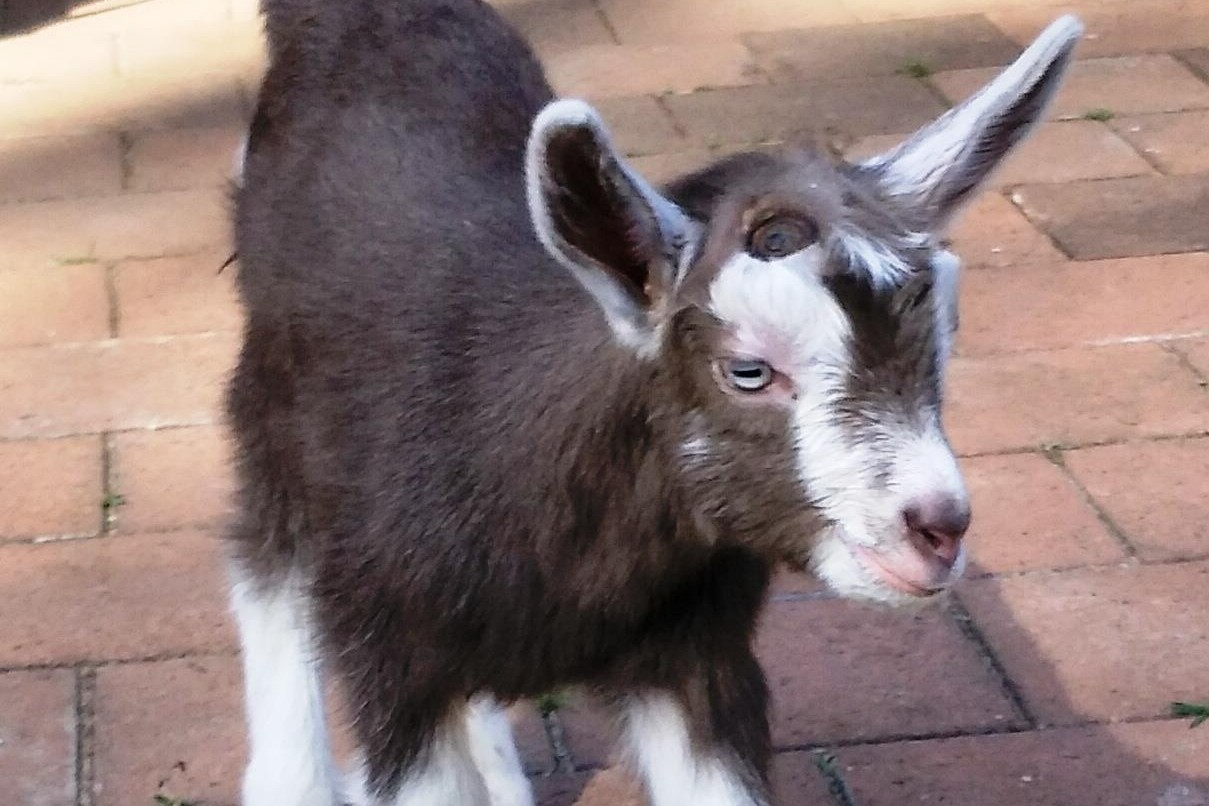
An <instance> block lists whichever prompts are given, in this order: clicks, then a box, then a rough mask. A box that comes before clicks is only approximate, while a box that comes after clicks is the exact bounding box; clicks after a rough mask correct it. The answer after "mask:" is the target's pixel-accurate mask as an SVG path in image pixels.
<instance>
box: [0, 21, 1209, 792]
mask: <svg viewBox="0 0 1209 806" xmlns="http://www.w3.org/2000/svg"><path fill="white" fill-rule="evenodd" d="M36 5H37V4H35V3H33V2H29V1H28V0H26V1H24V2H23V1H22V0H6V2H5V3H3V4H0V8H3V9H4V13H6V14H7V16H6V17H0V24H4V22H5V20H7V23H8V24H9V25H10V26H11V25H22V24H25V22H26V21H29V20H31V19H35V18H36V16H37V15H36V14H34V15H33V16H32V17H31V14H33V11H31V9H32V10H36ZM42 5H43V6H57V7H59V8H62V7H65V6H68V7H70V6H72V5H73V4H71V3H58V4H55V3H44V4H42ZM499 5H500V7H501V8H502V10H503V11H504V13H505V14H506V15H507V16H509V18H510V19H512V20H513V21H514V22H515V24H516V25H517V26H518V27H520V28H521V29H522V30H524V31H525V32H526V33H527V34H528V35H529V36H530V37H532V39H533V41H534V43H535V45H536V47H537V49H538V52H539V53H540V54H541V55H542V56H543V58H544V59H545V60H546V62H547V64H548V66H549V69H550V71H551V76H552V79H553V81H554V83H555V85H556V86H557V87H558V88H559V89H560V91H562V92H564V93H568V94H580V95H585V96H587V97H589V98H591V99H593V100H595V101H598V106H599V108H600V109H601V110H602V112H603V114H604V116H605V117H606V118H607V119H608V120H609V121H610V122H611V123H612V124H613V126H614V127H615V128H616V130H617V135H618V141H619V143H621V145H622V146H623V147H624V148H625V149H626V150H627V151H628V152H629V153H630V154H631V156H632V157H634V161H635V164H636V165H638V166H639V167H640V168H641V169H643V170H644V171H647V172H648V173H649V174H650V175H651V176H652V177H653V178H655V179H666V178H669V177H671V176H673V175H674V174H675V173H676V172H678V171H683V170H688V169H690V168H692V167H695V166H697V165H700V164H702V163H703V162H705V161H707V160H709V159H711V158H713V157H716V156H718V155H719V154H722V153H726V152H728V151H732V150H736V149H740V148H754V147H760V146H763V145H767V144H769V143H775V142H777V141H781V140H785V139H807V140H809V141H810V142H813V143H816V144H819V145H820V146H822V147H825V148H829V149H832V150H834V151H835V152H837V153H847V154H849V155H859V154H868V153H872V152H874V151H876V150H877V149H879V148H884V147H886V145H888V144H889V143H892V142H894V141H895V140H896V138H897V137H899V136H902V135H903V134H905V133H907V132H909V131H910V130H911V129H912V128H913V127H914V126H916V125H918V124H919V123H921V122H923V121H924V120H926V119H928V118H930V117H931V116H933V115H935V114H937V113H938V112H940V111H942V110H943V109H944V108H945V107H946V105H948V104H950V103H953V102H956V101H958V100H960V99H961V98H963V97H964V96H965V95H966V94H968V93H969V92H971V91H972V90H973V89H975V88H976V87H977V86H979V85H980V84H981V83H982V82H983V81H985V80H986V79H987V78H988V77H989V76H990V75H991V74H992V73H993V72H994V71H995V69H996V68H998V67H999V66H1001V65H1003V64H1005V63H1006V62H1008V61H1010V60H1011V59H1012V58H1013V57H1014V55H1015V54H1016V53H1018V52H1019V50H1020V49H1021V47H1022V46H1023V45H1024V44H1026V43H1027V42H1028V41H1029V39H1030V38H1031V37H1032V36H1033V35H1034V34H1035V33H1036V31H1037V30H1038V29H1039V28H1040V27H1041V26H1042V25H1043V24H1044V23H1045V22H1047V21H1048V20H1049V19H1051V18H1052V17H1054V16H1055V15H1056V14H1057V13H1058V12H1059V10H1077V11H1079V12H1080V13H1082V14H1083V16H1084V18H1085V20H1086V21H1087V23H1088V25H1089V34H1090V35H1089V37H1088V39H1087V41H1086V42H1084V43H1083V45H1081V46H1080V50H1079V51H1078V53H1077V59H1078V61H1077V63H1076V65H1075V67H1074V70H1073V72H1072V75H1071V79H1070V81H1069V82H1068V84H1067V86H1066V88H1065V90H1064V92H1063V93H1062V95H1061V97H1060V98H1059V99H1058V101H1057V103H1056V104H1055V106H1054V108H1053V113H1052V115H1051V118H1052V120H1051V122H1048V123H1046V124H1045V125H1044V126H1042V127H1041V128H1040V129H1039V130H1038V134H1037V136H1036V137H1035V139H1033V140H1032V141H1030V143H1029V144H1028V145H1027V146H1025V147H1024V148H1023V149H1022V150H1021V151H1020V153H1019V154H1018V155H1017V156H1015V157H1014V158H1013V159H1012V160H1011V162H1010V164H1009V165H1008V166H1006V168H1005V170H1004V171H1003V172H1001V173H1000V174H999V176H998V177H997V179H996V181H995V182H994V184H993V187H992V188H991V189H989V190H988V192H987V193H986V195H984V196H983V197H982V198H981V199H979V200H978V201H977V202H976V203H975V204H974V205H972V207H971V209H970V210H969V211H968V213H967V215H966V217H965V218H964V219H963V220H962V221H961V222H960V223H959V224H958V226H957V228H956V230H955V232H954V242H955V243H956V245H957V248H958V249H959V250H960V251H961V252H962V253H963V254H964V255H965V257H966V258H967V266H968V269H969V270H968V272H967V275H966V279H965V283H964V286H963V298H962V306H963V309H964V310H963V315H962V323H963V330H962V333H961V335H960V337H959V342H958V347H957V356H956V358H955V360H954V363H953V367H952V372H951V376H950V386H951V401H952V404H951V409H950V412H949V420H950V428H951V433H952V436H953V440H954V444H955V445H956V447H957V449H958V451H959V452H960V453H961V454H962V457H963V463H964V466H965V470H966V472H967V474H968V478H969V482H970V488H971V492H972V495H973V499H974V503H975V510H976V519H975V527H974V530H973V533H972V534H971V536H970V541H971V545H972V547H973V555H974V562H973V567H972V570H971V573H970V578H969V579H968V580H967V581H965V582H963V583H962V584H961V585H960V586H959V588H958V590H957V592H956V594H955V596H953V597H952V598H951V599H950V601H948V602H947V603H946V604H944V605H943V606H940V607H934V608H930V609H925V610H920V611H918V612H885V611H879V610H875V609H871V608H868V607H862V606H856V605H852V604H848V603H844V602H840V601H837V600H835V599H832V598H830V597H829V596H828V595H827V594H826V593H825V592H823V591H821V589H820V587H819V586H818V585H817V584H816V583H814V582H812V581H810V580H807V579H804V578H801V577H795V576H792V575H783V576H781V577H780V578H778V580H777V583H776V585H775V593H774V600H773V602H772V603H771V605H770V607H769V609H768V612H767V616H766V618H765V624H764V628H763V631H762V633H761V636H760V642H759V651H760V654H761V656H762V657H763V658H764V660H765V662H766V664H767V667H768V672H769V680H770V684H771V686H772V689H773V691H774V695H775V705H776V711H775V713H774V717H773V724H774V741H775V745H776V748H777V757H776V764H775V775H774V777H775V781H776V787H777V790H778V791H779V792H780V795H781V798H782V802H783V803H785V804H791V803H792V804H799V803H802V804H807V803H809V804H836V805H837V806H883V805H884V806H890V805H891V804H895V805H898V804H907V803H960V804H977V806H1017V805H1019V806H1150V805H1151V804H1153V805H1154V806H1205V804H1206V803H1209V726H1207V727H1204V728H1200V729H1197V730H1189V728H1188V727H1187V725H1186V723H1185V722H1183V721H1181V720H1173V719H1171V718H1170V717H1169V716H1168V708H1169V703H1170V702H1171V701H1172V700H1177V699H1193V700H1204V699H1205V698H1209V617H1207V615H1206V614H1209V527H1207V526H1206V525H1205V524H1206V523H1207V522H1209V496H1207V495H1206V494H1205V493H1206V482H1205V479H1206V478H1207V476H1209V438H1207V437H1209V5H1207V4H1205V3H1203V2H1200V0H1100V1H1098V2H1096V1H1093V0H1084V1H1083V2H1075V3H1060V2H1058V1H1057V0H1019V2H1014V3H1011V4H1007V3H1002V2H995V0H918V2H901V1H900V0H835V2H808V1H807V0H499ZM43 22H45V23H46V24H45V25H43V26H42V27H35V28H31V29H30V30H28V31H26V32H24V33H20V34H11V35H9V36H7V37H6V38H2V39H0V109H2V110H3V113H2V115H0V501H3V504H2V505H0V803H3V804H5V806H7V805H8V804H13V805H14V806H154V804H155V803H156V800H155V798H156V796H163V797H164V798H168V799H169V802H172V803H176V802H177V801H178V800H179V801H184V802H190V803H197V804H206V806H233V804H234V803H235V799H236V796H237V792H238V779H239V775H240V766H241V762H242V756H243V752H244V748H243V724H242V713H241V708H240V703H239V681H238V661H237V657H236V651H237V650H236V644H235V639H234V631H233V628H232V625H231V623H230V619H229V617H228V616H227V614H226V605H225V597H224V589H223V588H224V577H223V570H222V566H221V550H220V545H219V541H218V538H217V535H218V534H219V533H220V531H221V529H222V525H223V522H224V519H225V518H226V517H227V512H228V507H229V502H228V496H229V490H230V470H229V457H228V447H227V443H226V438H225V434H224V431H223V428H222V425H221V420H220V416H219V412H218V405H219V400H220V392H221V384H222V382H223V378H224V376H225V373H226V372H227V370H228V368H229V366H230V363H231V359H232V356H233V351H234V348H235V345H236V335H237V331H238V327H239V322H240V316H239V311H238V307H237V304H236V301H235V297H234V294H233V291H232V287H231V278H230V275H229V273H228V274H227V275H222V276H218V275H216V273H215V272H216V270H217V267H218V264H219V263H220V262H221V260H222V258H223V257H224V256H225V254H226V251H225V250H227V249H228V247H229V238H230V235H229V225H228V223H227V221H226V210H227V200H226V195H225V194H226V189H225V181H226V179H225V177H226V173H227V170H228V167H229V165H230V159H231V152H232V150H233V148H234V145H235V143H236V142H237V141H238V139H239V137H240V135H241V131H242V128H243V126H244V125H245V122H246V120H247V117H248V114H249V108H250V100H251V97H252V95H253V93H254V90H255V85H256V81H257V74H258V71H259V70H260V69H261V65H262V61H263V52H262V45H261V42H260V37H259V27H258V24H257V21H256V14H255V6H254V3H253V2H252V0H146V1H145V2H137V3H135V2H123V1H122V0H98V2H93V3H87V4H75V5H74V9H72V10H69V11H68V13H67V16H63V15H62V14H56V15H54V16H53V18H52V19H49V20H44V21H43ZM336 712H337V713H338V709H336ZM515 717H516V722H517V727H518V736H519V739H520V745H521V748H522V754H523V756H524V758H525V763H526V766H527V769H528V771H529V772H530V773H531V774H532V775H533V778H534V782H535V787H536V789H537V791H538V793H539V795H540V800H541V804H542V806H572V804H579V806H623V805H624V804H639V803H640V802H641V798H640V795H639V794H638V792H637V790H636V789H635V787H634V784H633V781H631V780H630V779H629V777H628V776H627V774H626V773H625V772H623V771H622V770H621V769H620V768H619V767H617V766H616V755H615V753H614V752H613V751H612V750H611V749H610V745H609V737H610V736H611V734H612V728H611V726H610V722H609V720H608V719H607V718H605V717H604V716H603V715H602V714H601V713H600V712H599V711H598V710H597V709H596V707H595V706H594V705H593V704H592V703H590V702H585V701H582V700H579V699H575V698H572V699H571V700H570V701H569V702H566V703H563V704H561V707H559V708H557V709H555V710H553V711H551V712H549V713H547V714H546V715H545V716H544V717H543V716H540V715H539V714H538V711H537V707H536V706H535V705H534V704H521V705H519V706H517V708H516V709H515ZM338 723H339V720H338V719H337V730H339V724H338ZM337 744H338V745H340V746H345V747H346V746H347V741H343V740H338V741H337Z"/></svg>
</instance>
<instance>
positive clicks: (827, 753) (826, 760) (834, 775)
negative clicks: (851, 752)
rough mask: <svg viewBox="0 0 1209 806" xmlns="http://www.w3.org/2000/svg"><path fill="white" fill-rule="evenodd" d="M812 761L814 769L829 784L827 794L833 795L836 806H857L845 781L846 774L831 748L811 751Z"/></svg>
mask: <svg viewBox="0 0 1209 806" xmlns="http://www.w3.org/2000/svg"><path fill="white" fill-rule="evenodd" d="M811 756H812V758H811V761H812V762H813V763H814V768H815V770H816V771H817V772H818V774H819V775H821V776H822V777H823V780H824V781H826V782H827V793H828V794H829V795H831V799H832V800H833V801H835V804H836V806H856V800H855V799H854V798H853V797H852V790H851V789H849V788H848V782H847V781H845V780H844V773H843V772H842V771H841V770H840V765H839V764H838V759H836V757H835V754H834V753H832V752H831V749H830V748H819V749H818V750H813V751H811Z"/></svg>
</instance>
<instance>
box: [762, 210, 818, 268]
mask: <svg viewBox="0 0 1209 806" xmlns="http://www.w3.org/2000/svg"><path fill="white" fill-rule="evenodd" d="M816 237H817V232H816V230H815V228H814V225H813V224H811V223H810V222H809V221H805V220H803V219H801V218H790V217H788V216H782V217H780V218H772V219H769V220H768V221H765V222H764V223H763V224H761V225H760V226H758V227H756V228H755V229H754V230H752V233H751V236H750V237H749V238H748V240H747V252H748V254H750V255H751V256H752V257H758V258H760V260H776V259H777V258H782V257H788V256H789V255H792V254H793V253H794V252H800V251H802V250H803V249H805V248H806V247H807V246H810V244H812V243H813V242H814V240H815V238H816Z"/></svg>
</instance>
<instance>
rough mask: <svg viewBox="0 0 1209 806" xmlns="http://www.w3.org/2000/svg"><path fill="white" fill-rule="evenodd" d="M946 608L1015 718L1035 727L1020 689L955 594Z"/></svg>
mask: <svg viewBox="0 0 1209 806" xmlns="http://www.w3.org/2000/svg"><path fill="white" fill-rule="evenodd" d="M946 606H947V609H948V611H949V615H950V616H951V617H952V618H953V622H954V624H956V625H957V629H958V630H959V631H960V632H961V634H962V636H963V637H964V638H965V639H966V640H967V641H968V642H969V643H970V645H971V646H972V647H973V648H974V651H975V652H976V653H977V654H978V656H979V657H980V658H982V662H983V663H984V664H986V667H987V669H988V670H989V671H990V672H991V674H992V675H993V676H994V677H995V679H996V680H997V681H998V682H999V688H1000V690H1001V691H1002V692H1003V695H1004V697H1006V698H1007V701H1008V704H1009V705H1011V707H1012V711H1013V712H1014V713H1015V716H1016V718H1017V719H1019V720H1020V721H1022V722H1023V723H1024V724H1025V725H1026V726H1027V727H1028V728H1029V729H1032V728H1035V727H1037V724H1038V722H1037V717H1036V716H1035V715H1034V714H1033V712H1032V710H1031V709H1030V708H1029V707H1028V703H1027V702H1025V700H1024V695H1023V694H1022V693H1021V691H1020V687H1019V686H1017V685H1016V681H1014V680H1012V678H1011V676H1009V675H1008V672H1007V668H1006V667H1005V666H1004V665H1003V663H1002V662H1001V661H1000V660H999V656H998V655H996V654H995V650H994V649H993V648H992V647H991V643H990V641H988V640H987V638H986V636H985V635H983V634H982V630H980V629H978V625H977V624H976V623H975V622H974V617H973V616H972V615H971V614H970V611H969V610H967V609H966V607H965V605H963V604H962V603H961V600H959V599H958V598H957V595H956V594H950V596H949V600H948V602H947V605H946ZM996 732H998V731H996Z"/></svg>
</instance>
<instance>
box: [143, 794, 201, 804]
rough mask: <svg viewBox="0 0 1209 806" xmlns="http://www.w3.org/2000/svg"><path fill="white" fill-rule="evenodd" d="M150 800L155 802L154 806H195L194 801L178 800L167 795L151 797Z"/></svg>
mask: <svg viewBox="0 0 1209 806" xmlns="http://www.w3.org/2000/svg"><path fill="white" fill-rule="evenodd" d="M152 800H154V801H155V804H156V806H197V803H196V802H195V801H191V800H180V799H179V798H172V797H169V796H167V795H153V796H152Z"/></svg>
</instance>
